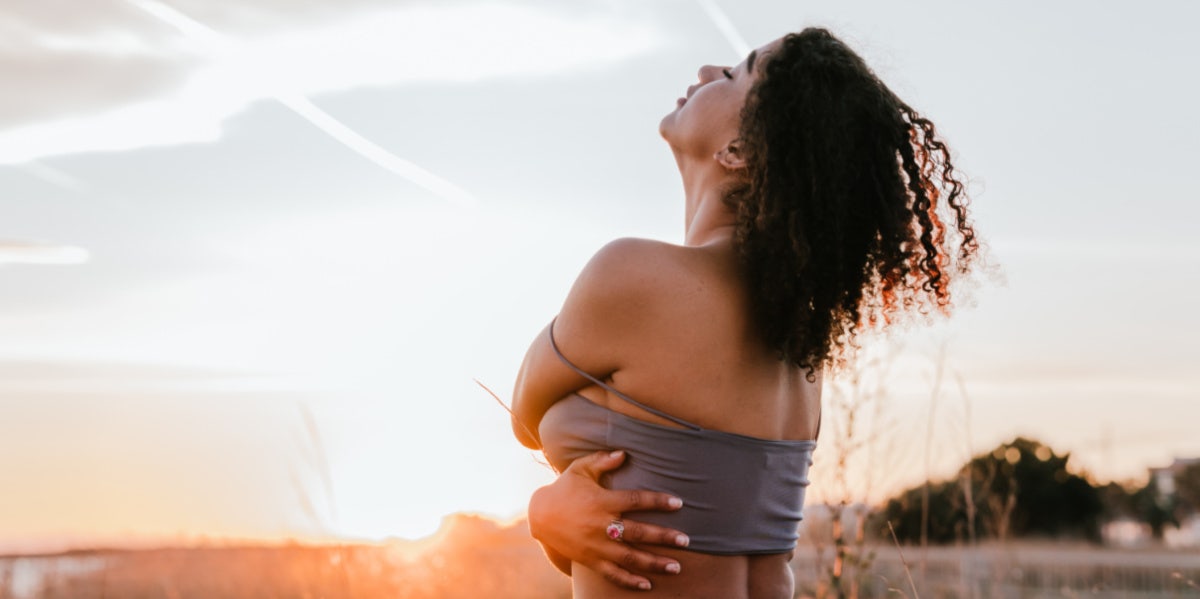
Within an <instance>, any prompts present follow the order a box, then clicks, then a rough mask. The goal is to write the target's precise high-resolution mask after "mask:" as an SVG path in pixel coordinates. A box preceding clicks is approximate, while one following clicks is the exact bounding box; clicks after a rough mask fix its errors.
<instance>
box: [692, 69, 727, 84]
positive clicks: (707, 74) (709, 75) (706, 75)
mask: <svg viewBox="0 0 1200 599" xmlns="http://www.w3.org/2000/svg"><path fill="white" fill-rule="evenodd" d="M720 73H721V67H719V66H716V65H711V64H706V65H704V66H702V67H700V71H699V72H698V73H696V77H698V78H699V79H700V82H701V83H708V82H709V81H712V80H713V79H716V78H717V76H718V75H719V74H720Z"/></svg>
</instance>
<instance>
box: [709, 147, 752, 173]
mask: <svg viewBox="0 0 1200 599" xmlns="http://www.w3.org/2000/svg"><path fill="white" fill-rule="evenodd" d="M713 159H714V160H716V161H717V162H719V163H721V166H723V167H725V168H726V169H727V170H731V171H736V170H741V169H744V168H746V159H745V158H744V157H743V156H742V141H741V140H740V139H735V140H733V141H731V142H729V145H727V146H725V147H724V148H721V150H720V151H719V152H717V153H716V154H713Z"/></svg>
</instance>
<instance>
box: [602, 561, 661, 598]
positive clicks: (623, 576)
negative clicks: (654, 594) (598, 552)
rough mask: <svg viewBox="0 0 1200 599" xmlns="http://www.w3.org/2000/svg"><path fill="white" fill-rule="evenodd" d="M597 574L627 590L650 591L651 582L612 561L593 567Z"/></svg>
mask: <svg viewBox="0 0 1200 599" xmlns="http://www.w3.org/2000/svg"><path fill="white" fill-rule="evenodd" d="M592 569H593V570H595V571H596V573H598V574H600V575H601V576H603V577H604V579H605V580H607V581H609V582H611V583H613V584H615V585H617V586H620V587H625V588H627V589H633V590H636V591H649V590H650V588H651V587H650V581H649V580H647V579H646V578H644V577H641V576H638V575H636V574H633V573H631V572H629V571H628V570H625V569H622V568H621V567H620V566H618V565H616V564H614V563H613V562H610V561H601V562H598V563H596V565H595V566H593V567H592Z"/></svg>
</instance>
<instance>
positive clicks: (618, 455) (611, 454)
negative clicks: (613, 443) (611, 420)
mask: <svg viewBox="0 0 1200 599" xmlns="http://www.w3.org/2000/svg"><path fill="white" fill-rule="evenodd" d="M621 453H623V452H622V451H621V450H620V449H618V450H616V451H614V452H612V453H610V454H608V457H610V458H619V457H621ZM646 584H650V583H646Z"/></svg>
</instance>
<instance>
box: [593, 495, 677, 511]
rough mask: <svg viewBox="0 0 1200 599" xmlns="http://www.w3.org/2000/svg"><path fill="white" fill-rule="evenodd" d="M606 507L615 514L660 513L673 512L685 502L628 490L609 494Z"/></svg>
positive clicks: (673, 497) (671, 497) (670, 497)
mask: <svg viewBox="0 0 1200 599" xmlns="http://www.w3.org/2000/svg"><path fill="white" fill-rule="evenodd" d="M605 503H606V504H607V505H606V507H607V508H608V509H610V510H612V511H614V512H619V513H625V512H639V511H658V512H673V511H675V510H677V509H679V508H681V507H683V500H682V499H680V498H678V497H675V496H672V495H668V494H666V493H658V492H655V491H640V490H636V489H628V490H621V491H612V492H611V493H609V494H608V501H606V502H605Z"/></svg>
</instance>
